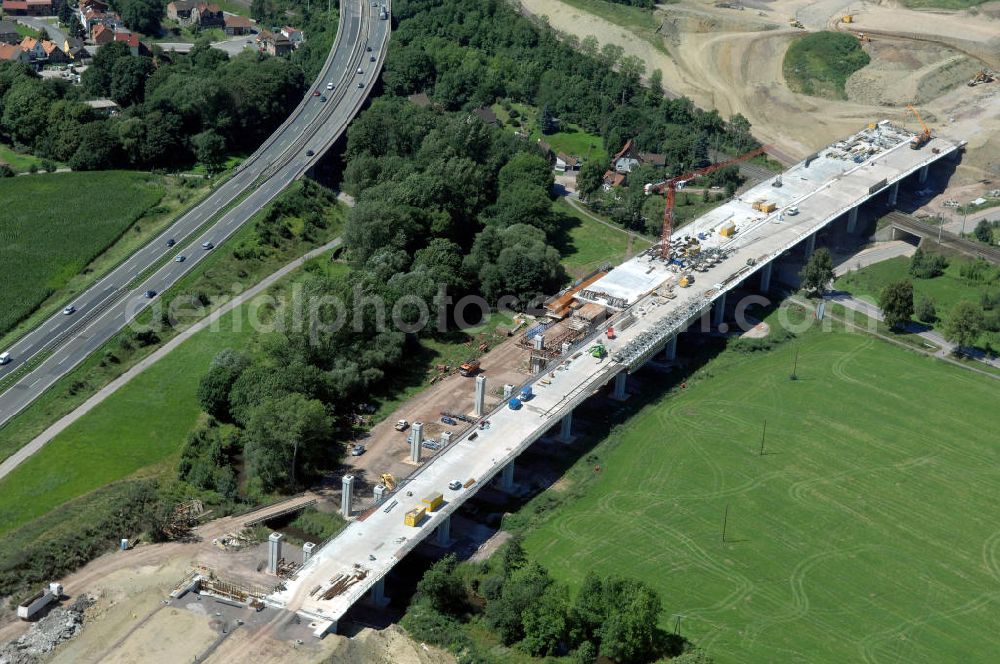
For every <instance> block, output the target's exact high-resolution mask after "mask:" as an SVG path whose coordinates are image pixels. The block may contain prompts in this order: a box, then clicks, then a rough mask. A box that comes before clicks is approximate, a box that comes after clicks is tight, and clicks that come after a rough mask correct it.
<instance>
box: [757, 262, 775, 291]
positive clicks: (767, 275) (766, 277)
mask: <svg viewBox="0 0 1000 664" xmlns="http://www.w3.org/2000/svg"><path fill="white" fill-rule="evenodd" d="M773 268H774V261H771V262H770V263H768V264H767V265H765V266H764V267H763V268H761V270H760V292H761V293H764V294H765V295H766V294H767V293H768V292H769V291H770V290H771V271H772V269H773Z"/></svg>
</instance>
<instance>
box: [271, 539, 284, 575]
mask: <svg viewBox="0 0 1000 664" xmlns="http://www.w3.org/2000/svg"><path fill="white" fill-rule="evenodd" d="M283 539H285V536H284V535H282V534H281V533H271V534H270V536H268V538H267V571H268V573H269V574H277V573H278V561H279V560H281V541H282V540H283Z"/></svg>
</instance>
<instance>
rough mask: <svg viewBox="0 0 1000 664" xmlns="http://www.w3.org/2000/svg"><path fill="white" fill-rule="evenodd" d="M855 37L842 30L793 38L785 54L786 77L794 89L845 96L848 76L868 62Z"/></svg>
mask: <svg viewBox="0 0 1000 664" xmlns="http://www.w3.org/2000/svg"><path fill="white" fill-rule="evenodd" d="M870 60H871V58H869V57H868V54H867V53H865V51H864V50H863V49H862V48H861V44H859V43H858V39H857V37H855V36H854V35H851V34H849V33H845V32H825V31H824V32H814V33H812V34H808V35H805V36H803V37H800V38H798V39H796V40H795V41H794V42H793V43H792V45H791V46H790V47H789V48H788V51H787V52H786V53H785V61H784V64H783V69H784V74H785V80H786V81H787V82H788V85H789V87H790V88H792V89H793V90H795V91H796V92H802V93H804V94H807V95H816V96H819V97H829V98H833V99H847V93H846V91H845V89H844V84H845V83H846V82H847V78H848V77H849V76H850V75H851V74H853V73H854V72H856V71H858V70H859V69H861V68H862V67H864V66H865V65H867V64H868V63H869V61H870Z"/></svg>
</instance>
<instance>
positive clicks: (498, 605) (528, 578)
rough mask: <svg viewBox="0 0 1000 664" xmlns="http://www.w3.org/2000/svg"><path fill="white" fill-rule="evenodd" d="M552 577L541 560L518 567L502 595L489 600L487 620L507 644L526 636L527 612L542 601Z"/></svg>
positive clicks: (506, 583) (504, 585)
mask: <svg viewBox="0 0 1000 664" xmlns="http://www.w3.org/2000/svg"><path fill="white" fill-rule="evenodd" d="M551 584H552V579H551V577H549V573H548V572H547V571H546V570H545V568H544V567H542V566H541V565H539V564H538V563H528V564H527V565H526V566H525V567H522V568H521V569H518V570H516V571H514V572H513V573H512V574H511V575H510V577H509V578H508V579H507V580H506V582H505V583H504V584H503V590H502V591H501V593H500V597H498V598H497V599H495V600H493V601H492V602H488V603H487V604H486V622H487V623H488V624H489V625H490V627H491V628H493V629H494V630H496V632H497V636H499V637H500V641H501V643H503V644H504V645H508V646H509V645H512V644H514V643H517V642H518V641H520V640H521V639H523V638H524V616H525V614H526V613H527V611H528V610H529V609H530V608H531V607H532V606H534V605H535V603H536V602H538V599H539V597H541V596H542V595H543V594H544V593H545V591H546V590H547V589H548V587H549V586H550V585H551Z"/></svg>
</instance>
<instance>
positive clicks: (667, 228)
mask: <svg viewBox="0 0 1000 664" xmlns="http://www.w3.org/2000/svg"><path fill="white" fill-rule="evenodd" d="M766 150H767V146H766V145H765V146H761V147H759V148H757V149H756V150H751V151H750V152H747V153H746V154H741V155H740V156H739V157H733V158H732V159H727V160H726V161H720V162H719V163H717V164H712V165H711V166H706V167H705V168H699V169H697V170H694V171H691V172H690V173H685V174H684V175H678V176H677V177H675V178H670V179H669V180H664V181H663V182H657V183H656V184H654V185H650V187H649V191H651V192H656V193H658V194H660V193H663V191H664V190H666V192H667V204H666V206H665V207H664V208H663V230H662V232H661V234H660V256H662V257H663V259H664V260H670V232H671V230H672V226H673V221H674V198H675V195H676V193H677V185H679V184H683V183H685V182H687V181H688V180H693V179H694V178H696V177H700V176H702V175H708V174H709V173H714V172H715V171H717V170H719V169H721V168H725V167H726V166H732V165H733V164H738V163H740V162H741V161H746V160H747V159H752V158H753V157H756V156H757V155H759V154H763V153H764V152H765V151H766Z"/></svg>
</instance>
